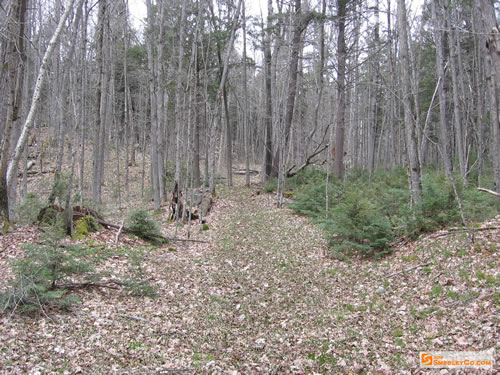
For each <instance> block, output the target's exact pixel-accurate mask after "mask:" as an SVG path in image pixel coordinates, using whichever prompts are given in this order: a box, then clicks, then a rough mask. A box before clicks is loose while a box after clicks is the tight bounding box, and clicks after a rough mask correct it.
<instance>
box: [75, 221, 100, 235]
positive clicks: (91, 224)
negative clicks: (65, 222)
mask: <svg viewBox="0 0 500 375" xmlns="http://www.w3.org/2000/svg"><path fill="white" fill-rule="evenodd" d="M98 230H99V224H98V223H97V221H96V220H95V219H94V218H93V217H92V216H84V217H82V218H81V219H79V220H78V221H77V222H76V223H75V234H74V235H73V238H74V239H83V238H85V237H87V236H88V234H89V233H92V232H97V231H98Z"/></svg>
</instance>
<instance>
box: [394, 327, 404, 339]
mask: <svg viewBox="0 0 500 375" xmlns="http://www.w3.org/2000/svg"><path fill="white" fill-rule="evenodd" d="M404 334H405V332H404V331H403V330H402V329H401V328H396V329H394V330H393V331H392V336H394V337H403V336H404Z"/></svg>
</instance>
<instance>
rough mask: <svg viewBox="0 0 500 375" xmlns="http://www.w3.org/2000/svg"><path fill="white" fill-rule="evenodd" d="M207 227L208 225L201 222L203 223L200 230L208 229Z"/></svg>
mask: <svg viewBox="0 0 500 375" xmlns="http://www.w3.org/2000/svg"><path fill="white" fill-rule="evenodd" d="M209 229H210V227H209V226H208V224H205V223H203V224H202V225H201V230H202V231H205V230H209Z"/></svg>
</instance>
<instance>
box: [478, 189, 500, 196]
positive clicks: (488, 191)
mask: <svg viewBox="0 0 500 375" xmlns="http://www.w3.org/2000/svg"><path fill="white" fill-rule="evenodd" d="M477 190H479V191H482V192H485V193H489V194H491V195H494V196H495V197H497V198H500V193H497V192H496V191H493V190H490V189H485V188H477Z"/></svg>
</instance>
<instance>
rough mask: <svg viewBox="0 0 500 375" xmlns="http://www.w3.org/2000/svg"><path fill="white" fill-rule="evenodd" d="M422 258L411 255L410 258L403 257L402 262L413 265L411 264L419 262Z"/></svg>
mask: <svg viewBox="0 0 500 375" xmlns="http://www.w3.org/2000/svg"><path fill="white" fill-rule="evenodd" d="M419 259H420V258H419V257H418V256H417V255H410V256H409V257H407V256H402V257H401V260H402V261H403V262H408V263H411V262H416V261H418V260H419Z"/></svg>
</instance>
